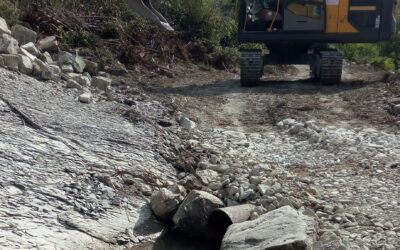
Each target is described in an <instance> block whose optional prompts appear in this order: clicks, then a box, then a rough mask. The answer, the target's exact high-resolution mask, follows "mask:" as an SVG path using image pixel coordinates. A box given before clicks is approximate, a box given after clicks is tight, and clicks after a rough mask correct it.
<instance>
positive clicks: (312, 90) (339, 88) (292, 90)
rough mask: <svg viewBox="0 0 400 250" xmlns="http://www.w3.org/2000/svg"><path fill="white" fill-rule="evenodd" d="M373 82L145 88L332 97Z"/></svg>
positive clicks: (199, 93) (193, 92)
mask: <svg viewBox="0 0 400 250" xmlns="http://www.w3.org/2000/svg"><path fill="white" fill-rule="evenodd" d="M371 83H372V82H367V81H343V82H341V83H340V84H336V85H330V86H321V85H320V84H319V83H318V82H315V81H313V80H310V79H307V80H295V81H276V80H272V81H271V80H263V81H261V82H260V84H259V85H258V86H255V87H242V86H241V84H240V80H237V79H230V80H225V81H216V82H211V83H210V82H208V83H203V84H192V85H179V86H174V87H163V86H150V87H149V86H144V88H145V89H146V90H147V91H149V92H152V93H156V94H157V93H158V94H177V95H183V96H192V97H207V96H219V95H225V94H235V93H243V94H244V93H274V94H301V95H314V94H316V93H320V94H325V95H331V94H337V93H340V92H345V91H348V90H354V89H360V88H363V87H365V86H367V85H369V84H371Z"/></svg>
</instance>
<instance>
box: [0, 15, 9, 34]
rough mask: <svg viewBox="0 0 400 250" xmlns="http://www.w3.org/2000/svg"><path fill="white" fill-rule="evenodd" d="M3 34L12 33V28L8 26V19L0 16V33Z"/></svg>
mask: <svg viewBox="0 0 400 250" xmlns="http://www.w3.org/2000/svg"><path fill="white" fill-rule="evenodd" d="M2 34H7V35H11V30H10V29H9V28H8V25H7V22H6V20H4V18H1V17H0V35H2Z"/></svg>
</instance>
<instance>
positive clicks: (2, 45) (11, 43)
mask: <svg viewBox="0 0 400 250" xmlns="http://www.w3.org/2000/svg"><path fill="white" fill-rule="evenodd" d="M0 53H5V54H17V53H18V41H17V40H15V39H14V38H12V37H11V36H9V35H7V34H3V35H1V38H0Z"/></svg>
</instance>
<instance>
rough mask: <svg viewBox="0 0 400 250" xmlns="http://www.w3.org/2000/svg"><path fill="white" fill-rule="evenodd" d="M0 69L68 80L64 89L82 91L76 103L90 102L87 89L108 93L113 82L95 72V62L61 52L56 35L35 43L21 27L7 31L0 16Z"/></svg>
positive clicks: (35, 35) (49, 78)
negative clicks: (4, 68) (91, 88)
mask: <svg viewBox="0 0 400 250" xmlns="http://www.w3.org/2000/svg"><path fill="white" fill-rule="evenodd" d="M0 66H1V67H6V68H8V69H10V70H13V71H19V72H20V73H22V74H27V75H31V76H35V77H39V78H41V79H43V80H54V81H57V80H60V79H64V80H66V81H67V85H66V86H67V88H75V89H78V90H80V91H81V92H82V94H81V95H80V96H79V101H81V102H83V103H89V102H91V100H92V95H91V91H90V89H89V88H90V87H94V88H97V89H99V90H103V91H107V90H108V89H109V87H110V86H111V82H112V80H111V79H109V78H107V77H106V76H105V73H102V72H98V65H97V63H95V62H92V61H90V60H86V59H84V58H83V57H81V56H79V55H77V54H71V53H69V52H65V51H60V48H59V45H58V41H57V39H56V37H55V36H49V37H45V38H43V39H40V40H38V36H37V33H36V32H35V31H33V30H31V29H28V28H26V27H24V26H22V25H19V24H17V25H15V26H13V27H12V28H11V30H10V29H9V28H8V25H7V23H6V21H5V20H4V19H3V18H1V17H0Z"/></svg>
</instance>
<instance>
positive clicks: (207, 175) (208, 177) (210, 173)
mask: <svg viewBox="0 0 400 250" xmlns="http://www.w3.org/2000/svg"><path fill="white" fill-rule="evenodd" d="M197 175H198V176H199V178H200V179H201V181H202V182H203V183H204V184H206V185H208V184H209V183H210V182H212V181H214V180H215V179H216V178H217V177H218V173H217V172H215V171H214V170H210V169H204V170H198V171H197Z"/></svg>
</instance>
